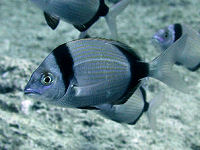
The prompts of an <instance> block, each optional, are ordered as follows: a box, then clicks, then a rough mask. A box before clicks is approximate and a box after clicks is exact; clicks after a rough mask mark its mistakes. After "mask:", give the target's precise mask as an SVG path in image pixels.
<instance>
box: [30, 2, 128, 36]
mask: <svg viewBox="0 0 200 150" xmlns="http://www.w3.org/2000/svg"><path fill="white" fill-rule="evenodd" d="M30 1H31V2H33V3H34V4H36V6H38V7H39V8H40V9H42V10H43V11H44V17H45V20H46V22H47V24H48V25H49V26H50V27H51V28H52V29H56V27H57V26H58V24H59V20H60V19H62V20H64V21H65V22H68V23H70V24H72V25H73V26H74V27H75V28H76V29H78V30H79V31H80V32H81V34H80V38H84V37H87V30H88V29H89V28H90V27H91V26H92V25H93V24H94V23H95V22H96V21H97V20H98V19H99V18H100V17H105V19H106V22H107V24H108V27H109V29H110V31H111V34H112V38H113V39H116V38H117V25H116V17H117V16H118V15H119V14H120V13H121V12H122V11H123V10H124V9H125V8H126V7H127V6H128V4H129V2H130V0H121V1H119V2H118V3H116V4H114V5H113V6H112V7H110V8H109V7H108V6H107V5H106V4H105V2H104V0H30Z"/></svg>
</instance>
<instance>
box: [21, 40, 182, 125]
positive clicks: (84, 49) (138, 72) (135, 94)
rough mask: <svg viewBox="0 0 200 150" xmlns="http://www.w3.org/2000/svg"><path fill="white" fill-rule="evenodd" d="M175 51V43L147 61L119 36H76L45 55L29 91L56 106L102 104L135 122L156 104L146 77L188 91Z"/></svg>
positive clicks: (114, 117)
mask: <svg viewBox="0 0 200 150" xmlns="http://www.w3.org/2000/svg"><path fill="white" fill-rule="evenodd" d="M184 39H186V38H184ZM181 42H184V41H181ZM174 52H179V51H178V50H176V51H175V49H174V47H170V48H169V49H167V50H166V51H163V52H162V53H161V54H160V55H159V56H158V57H156V58H155V59H154V60H153V61H152V62H150V63H146V62H144V61H142V60H141V58H140V57H139V56H138V55H137V54H136V52H134V50H133V49H132V48H130V47H129V46H127V45H125V44H123V43H120V42H117V41H112V40H106V39H95V38H88V39H80V40H74V41H71V42H68V43H65V44H62V45H60V46H58V47H57V48H55V49H54V50H53V51H52V52H51V53H50V54H49V55H48V56H47V57H46V58H45V60H44V61H43V62H42V63H41V65H40V66H39V67H38V68H37V69H36V70H35V71H34V73H33V74H32V76H31V78H30V80H29V82H28V83H27V85H26V87H25V90H24V92H25V94H27V95H32V96H33V97H35V98H38V99H40V100H42V101H44V102H47V103H51V104H53V105H58V106H61V107H71V108H79V109H97V110H100V113H101V114H103V115H104V116H106V117H107V118H110V119H112V120H115V121H117V122H124V123H129V124H134V123H135V122H136V121H137V120H138V119H139V117H140V116H141V114H142V113H143V112H144V111H148V109H149V108H151V107H148V103H147V102H146V100H145V98H144V97H145V96H144V95H145V94H144V92H142V90H141V88H140V86H141V83H142V82H141V81H142V79H144V78H146V77H152V78H155V79H158V80H160V81H162V82H163V83H165V84H167V85H169V86H171V87H173V88H176V89H178V90H181V91H184V90H185V89H184V87H186V86H185V85H184V82H182V80H181V78H180V77H179V76H177V75H176V73H174V72H173V71H172V70H171V68H172V66H173V64H174V59H173V57H172V56H174ZM142 93H143V94H142ZM154 103H155V102H154ZM155 104H156V103H155ZM150 106H151V103H150ZM152 108H155V107H152ZM125 116H126V117H125Z"/></svg>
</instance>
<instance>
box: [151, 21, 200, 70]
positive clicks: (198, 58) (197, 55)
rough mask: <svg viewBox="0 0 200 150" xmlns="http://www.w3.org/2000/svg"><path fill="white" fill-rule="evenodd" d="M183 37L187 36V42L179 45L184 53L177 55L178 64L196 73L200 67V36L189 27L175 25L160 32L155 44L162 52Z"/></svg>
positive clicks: (156, 35) (157, 34)
mask: <svg viewBox="0 0 200 150" xmlns="http://www.w3.org/2000/svg"><path fill="white" fill-rule="evenodd" d="M183 35H187V36H188V38H187V41H186V42H185V43H183V45H177V49H178V48H181V49H182V53H181V54H178V55H176V64H178V65H183V66H185V67H186V68H187V69H189V70H191V71H196V70H197V69H199V67H200V35H199V33H198V32H196V31H194V30H193V29H191V28H190V27H189V26H187V25H183V24H173V25H169V26H168V27H166V28H164V29H161V30H159V31H158V32H156V33H155V34H154V36H153V40H154V44H155V45H156V46H159V47H160V48H161V50H166V49H167V48H168V47H170V46H171V45H172V44H173V43H175V42H176V41H177V40H182V37H183Z"/></svg>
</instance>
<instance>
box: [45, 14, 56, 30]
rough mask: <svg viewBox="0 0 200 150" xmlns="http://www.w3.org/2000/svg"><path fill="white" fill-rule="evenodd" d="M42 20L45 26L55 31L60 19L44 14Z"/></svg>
mask: <svg viewBox="0 0 200 150" xmlns="http://www.w3.org/2000/svg"><path fill="white" fill-rule="evenodd" d="M44 18H45V20H46V22H47V24H48V25H49V26H50V27H51V29H53V30H54V29H56V27H57V26H58V24H59V21H60V19H58V18H56V17H53V16H51V15H49V14H48V13H46V12H44Z"/></svg>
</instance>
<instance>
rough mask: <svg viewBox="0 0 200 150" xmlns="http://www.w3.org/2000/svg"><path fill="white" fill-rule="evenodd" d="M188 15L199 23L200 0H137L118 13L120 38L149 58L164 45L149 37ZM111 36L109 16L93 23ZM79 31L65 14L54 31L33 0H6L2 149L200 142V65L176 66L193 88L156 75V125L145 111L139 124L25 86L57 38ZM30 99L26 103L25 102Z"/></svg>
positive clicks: (182, 148)
mask: <svg viewBox="0 0 200 150" xmlns="http://www.w3.org/2000/svg"><path fill="white" fill-rule="evenodd" d="M177 22H179V23H185V24H188V25H190V26H191V27H192V28H193V29H195V30H197V31H200V26H199V25H200V3H199V0H168V1H166V0H133V2H132V3H131V4H130V5H129V7H128V8H127V9H126V10H125V11H124V12H123V13H121V15H120V16H119V17H118V19H117V24H118V30H119V31H118V33H119V40H120V41H122V42H124V43H126V44H128V45H130V46H131V47H133V48H134V50H136V51H137V52H138V53H139V54H140V55H141V56H142V58H143V59H144V60H145V61H151V60H152V59H153V58H155V57H156V56H157V55H159V53H158V51H157V50H156V48H154V46H153V45H152V42H151V37H152V35H153V34H154V33H155V31H157V30H158V29H160V28H163V27H165V26H167V25H169V24H173V23H177ZM89 33H90V35H91V36H92V37H103V38H110V33H109V30H108V28H107V26H106V23H105V20H104V19H103V18H102V19H100V20H99V21H98V22H97V23H96V24H95V25H94V26H93V27H92V28H91V30H90V31H89ZM78 34H79V33H78V31H76V30H75V29H74V28H73V27H72V26H71V25H69V24H67V23H64V22H61V23H60V25H59V26H58V28H57V29H56V30H55V31H52V30H51V29H50V28H49V27H48V26H47V25H46V23H45V20H44V18H43V15H42V12H41V11H40V10H39V9H37V8H36V7H34V6H33V5H32V4H31V3H30V2H28V1H27V0H0V149H1V150H18V149H19V150H23V149H26V150H28V149H37V150H43V149H44V150H46V149H47V150H54V149H55V150H57V149H59V150H200V70H198V71H196V72H190V71H188V70H186V69H185V68H183V67H180V66H175V67H174V69H175V70H177V72H178V73H179V74H180V76H181V77H182V78H183V80H185V82H186V83H187V84H188V88H189V91H188V93H189V94H184V93H181V92H179V91H176V90H174V89H172V88H170V87H167V86H165V85H164V84H162V83H160V82H158V81H156V80H153V79H150V81H149V82H150V83H149V87H148V92H147V95H148V100H150V99H152V98H153V97H155V96H156V95H158V94H159V93H162V99H163V102H164V103H163V104H162V105H161V106H160V107H159V109H158V111H157V115H156V116H157V121H158V122H157V128H158V129H157V132H156V133H154V132H153V131H152V130H151V129H150V127H149V123H148V121H147V117H146V115H143V116H142V117H141V119H140V120H139V121H138V123H137V124H136V125H134V126H131V125H124V124H119V123H116V122H113V121H110V120H107V119H105V118H103V117H101V116H99V115H98V114H96V113H94V112H92V111H87V110H77V109H68V108H60V107H55V106H51V105H46V104H44V103H42V102H38V101H35V100H32V99H31V98H29V97H25V96H24V94H23V89H24V86H25V85H26V83H27V81H28V79H29V77H30V75H31V74H32V72H33V71H34V70H35V69H36V68H37V66H38V65H39V64H40V63H41V61H42V60H43V59H44V58H45V57H46V56H47V55H48V54H49V53H50V52H51V50H53V49H54V48H55V47H57V46H58V45H60V44H62V43H65V42H67V41H70V40H73V39H77V37H78ZM25 102H31V104H30V110H29V111H27V112H26V111H25V110H24V109H23V108H22V103H25Z"/></svg>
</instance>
